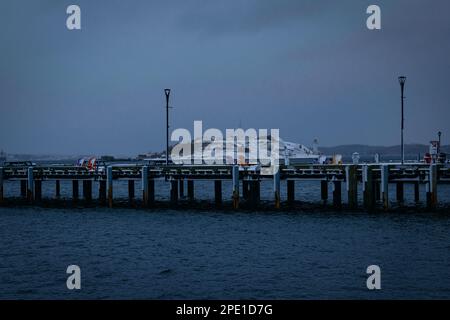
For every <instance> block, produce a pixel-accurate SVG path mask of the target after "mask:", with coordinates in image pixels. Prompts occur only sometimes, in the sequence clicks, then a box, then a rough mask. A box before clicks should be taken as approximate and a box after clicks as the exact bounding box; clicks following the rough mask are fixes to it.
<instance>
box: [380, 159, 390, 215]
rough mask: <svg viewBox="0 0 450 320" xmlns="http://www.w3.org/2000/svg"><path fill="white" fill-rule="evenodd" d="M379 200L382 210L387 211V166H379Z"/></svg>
mask: <svg viewBox="0 0 450 320" xmlns="http://www.w3.org/2000/svg"><path fill="white" fill-rule="evenodd" d="M380 169H381V200H382V202H383V208H384V210H387V209H389V166H388V165H385V164H384V165H381V167H380Z"/></svg>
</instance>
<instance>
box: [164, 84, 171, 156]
mask: <svg viewBox="0 0 450 320" xmlns="http://www.w3.org/2000/svg"><path fill="white" fill-rule="evenodd" d="M164 93H165V95H166V165H169V98H170V89H164Z"/></svg>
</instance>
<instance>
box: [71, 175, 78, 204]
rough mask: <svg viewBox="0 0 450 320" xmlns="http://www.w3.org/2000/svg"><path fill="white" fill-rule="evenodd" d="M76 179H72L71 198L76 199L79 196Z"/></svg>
mask: <svg viewBox="0 0 450 320" xmlns="http://www.w3.org/2000/svg"><path fill="white" fill-rule="evenodd" d="M78 189H79V187H78V180H72V200H73V201H77V200H78V197H79V190H78Z"/></svg>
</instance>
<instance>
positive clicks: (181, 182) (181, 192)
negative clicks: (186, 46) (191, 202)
mask: <svg viewBox="0 0 450 320" xmlns="http://www.w3.org/2000/svg"><path fill="white" fill-rule="evenodd" d="M179 184H180V198H184V179H180V181H179Z"/></svg>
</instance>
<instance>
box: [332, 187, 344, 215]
mask: <svg viewBox="0 0 450 320" xmlns="http://www.w3.org/2000/svg"><path fill="white" fill-rule="evenodd" d="M333 206H334V207H335V208H336V209H341V207H342V184H341V181H333Z"/></svg>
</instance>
